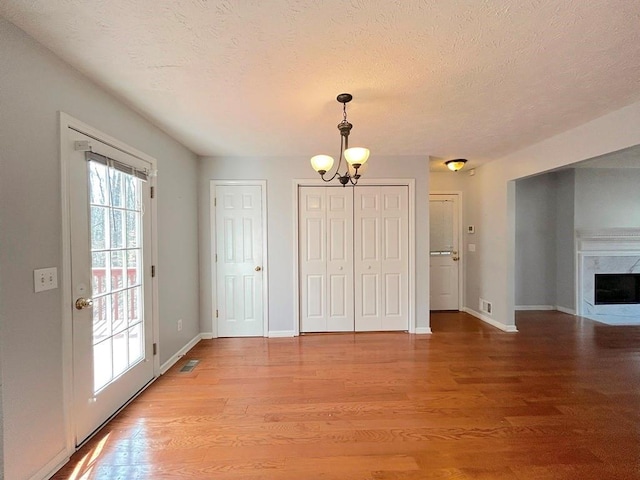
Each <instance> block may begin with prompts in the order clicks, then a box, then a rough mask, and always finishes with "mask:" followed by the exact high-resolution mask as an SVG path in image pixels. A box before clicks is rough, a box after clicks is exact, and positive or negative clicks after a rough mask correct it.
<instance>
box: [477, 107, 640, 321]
mask: <svg viewBox="0 0 640 480" xmlns="http://www.w3.org/2000/svg"><path fill="white" fill-rule="evenodd" d="M638 125H640V103H635V104H633V105H629V106H627V107H625V108H622V109H620V110H617V111H615V112H612V113H610V114H608V115H605V116H603V117H600V118H598V119H596V120H593V121H591V122H589V123H587V124H584V125H582V126H579V127H576V128H574V129H572V130H568V131H567V132H565V133H562V134H560V135H557V136H555V137H552V138H549V139H547V140H545V141H542V142H539V143H537V144H535V145H532V146H530V147H528V148H525V149H522V150H520V151H518V152H515V153H512V154H510V155H507V156H505V157H503V158H501V159H498V160H495V161H493V162H490V163H488V164H486V165H484V166H483V167H481V168H478V169H476V172H477V174H476V176H475V177H474V178H476V181H477V182H478V184H477V187H478V190H477V192H475V193H474V196H473V199H474V200H475V203H474V205H475V206H476V207H477V212H475V213H474V215H477V219H478V221H477V222H476V223H477V224H478V225H480V228H479V229H478V233H477V234H476V236H477V241H478V244H477V249H478V251H477V257H478V263H477V268H474V269H473V270H468V271H467V285H468V290H475V289H477V291H478V295H479V296H481V297H482V298H485V299H487V300H489V301H491V302H493V314H492V320H493V321H495V322H498V323H499V324H500V325H503V326H505V327H509V326H513V325H515V317H514V271H515V208H514V207H515V187H514V180H516V179H519V178H523V177H527V176H530V175H534V174H536V173H540V172H544V171H548V170H552V169H555V168H558V167H561V166H564V165H568V164H571V163H575V162H578V161H582V160H586V159H589V158H593V157H596V156H599V155H603V154H605V153H610V152H613V151H617V150H621V149H623V148H628V147H631V146H634V145H638V144H640V129H638V128H637V126H638ZM576 228H578V224H577V223H576ZM469 302H470V303H469V305H468V307H469V308H470V309H472V310H473V309H477V305H478V298H477V297H475V298H470V299H469Z"/></svg>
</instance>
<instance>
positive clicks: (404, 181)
mask: <svg viewBox="0 0 640 480" xmlns="http://www.w3.org/2000/svg"><path fill="white" fill-rule="evenodd" d="M329 185H333V186H335V185H334V184H328V183H327V182H324V181H323V180H322V179H320V178H316V179H310V178H305V179H297V178H294V179H293V202H292V208H293V212H292V215H293V288H294V290H293V318H294V328H295V330H294V335H295V336H298V335H300V278H299V263H300V258H299V245H298V228H299V225H298V202H299V201H300V198H299V195H298V193H299V188H298V187H318V186H329ZM358 185H374V186H406V187H408V188H409V212H408V215H409V333H416V264H415V258H416V241H415V231H416V229H415V227H416V225H415V208H416V194H415V186H416V181H415V179H414V178H369V179H364V178H361V179H360V180H359V181H358ZM336 188H358V187H357V186H356V187H340V185H338V187H336Z"/></svg>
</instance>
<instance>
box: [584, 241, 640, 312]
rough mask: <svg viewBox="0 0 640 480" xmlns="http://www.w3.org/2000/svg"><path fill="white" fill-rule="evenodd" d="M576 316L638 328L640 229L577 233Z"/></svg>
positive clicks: (639, 310)
mask: <svg viewBox="0 0 640 480" xmlns="http://www.w3.org/2000/svg"><path fill="white" fill-rule="evenodd" d="M576 267H577V268H576V270H577V271H576V273H577V276H576V310H577V312H576V313H577V314H578V315H580V316H582V317H586V318H589V319H592V320H596V321H598V322H602V323H606V324H609V325H640V229H637V228H633V229H631V228H625V229H602V230H597V231H593V230H591V231H584V230H582V231H576Z"/></svg>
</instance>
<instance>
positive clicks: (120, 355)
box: [88, 161, 145, 393]
mask: <svg viewBox="0 0 640 480" xmlns="http://www.w3.org/2000/svg"><path fill="white" fill-rule="evenodd" d="M88 165H89V205H90V210H91V215H90V222H91V228H90V236H91V240H90V241H91V274H92V284H93V380H94V382H93V389H94V393H97V392H99V391H100V390H101V389H103V388H104V387H106V386H107V385H109V384H110V383H111V382H112V381H113V380H114V379H116V378H118V377H119V376H120V375H122V374H123V373H124V372H126V371H127V370H129V369H130V368H131V367H133V366H134V365H136V364H137V363H138V362H140V361H141V360H142V359H144V356H145V355H144V341H143V331H144V314H143V313H144V312H143V311H142V310H143V306H144V299H143V291H144V289H143V285H142V282H143V275H142V272H143V270H142V268H143V265H142V258H143V256H142V228H141V225H142V215H143V210H142V206H141V205H142V202H141V200H140V198H141V183H142V181H141V180H140V179H139V178H137V177H135V176H133V175H129V174H127V173H124V172H122V171H120V170H117V169H116V168H114V167H113V166H112V165H105V164H102V163H99V162H95V161H90V162H88Z"/></svg>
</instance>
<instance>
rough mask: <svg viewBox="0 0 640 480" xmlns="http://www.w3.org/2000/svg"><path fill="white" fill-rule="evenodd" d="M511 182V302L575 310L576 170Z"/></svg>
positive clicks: (519, 304) (528, 305)
mask: <svg viewBox="0 0 640 480" xmlns="http://www.w3.org/2000/svg"><path fill="white" fill-rule="evenodd" d="M515 183H516V248H515V255H516V257H515V304H516V306H519V307H523V306H524V307H536V306H537V307H552V308H555V307H558V306H559V307H562V308H563V309H566V310H574V308H575V279H574V276H575V273H574V264H575V260H574V256H575V254H574V190H575V188H574V170H572V169H569V170H565V171H561V172H554V173H548V174H542V175H538V176H535V177H530V178H526V179H522V180H518V181H517V182H515Z"/></svg>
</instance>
